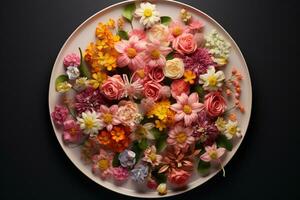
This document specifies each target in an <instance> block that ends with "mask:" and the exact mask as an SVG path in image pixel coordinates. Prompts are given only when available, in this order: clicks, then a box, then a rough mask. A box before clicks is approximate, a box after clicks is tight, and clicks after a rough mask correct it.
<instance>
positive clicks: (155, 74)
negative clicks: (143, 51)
mask: <svg viewBox="0 0 300 200" xmlns="http://www.w3.org/2000/svg"><path fill="white" fill-rule="evenodd" d="M148 76H149V78H150V79H151V80H153V81H156V82H161V81H162V80H164V78H165V75H164V72H163V70H162V68H161V67H153V68H151V69H150V71H149V73H148Z"/></svg>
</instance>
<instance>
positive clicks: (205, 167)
mask: <svg viewBox="0 0 300 200" xmlns="http://www.w3.org/2000/svg"><path fill="white" fill-rule="evenodd" d="M197 169H198V172H199V173H200V174H207V173H208V172H209V169H210V163H209V162H204V161H203V160H199V163H198V168H197Z"/></svg>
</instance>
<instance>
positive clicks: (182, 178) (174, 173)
mask: <svg viewBox="0 0 300 200" xmlns="http://www.w3.org/2000/svg"><path fill="white" fill-rule="evenodd" d="M190 177H191V173H190V172H187V171H184V170H182V169H172V170H171V172H170V173H169V174H168V181H169V182H170V183H173V184H176V185H184V184H186V182H187V180H188V179H189V178H190Z"/></svg>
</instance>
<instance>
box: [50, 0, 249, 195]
mask: <svg viewBox="0 0 300 200" xmlns="http://www.w3.org/2000/svg"><path fill="white" fill-rule="evenodd" d="M161 1H164V2H171V3H174V4H177V5H181V6H185V7H188V8H189V9H191V10H193V11H196V12H198V13H200V14H201V15H203V16H204V17H206V18H208V19H209V20H211V22H213V23H215V24H216V25H217V26H218V28H220V29H221V30H222V31H223V32H224V33H225V34H226V36H227V37H228V38H229V39H230V40H231V42H232V43H233V45H234V46H235V47H236V49H237V53H238V54H240V55H241V62H242V63H243V64H244V65H245V66H246V67H245V69H244V70H245V73H246V74H247V77H248V78H249V83H250V84H249V85H248V87H249V90H250V94H248V95H250V96H248V98H249V100H250V103H249V118H248V121H247V123H246V125H245V134H244V135H243V137H242V138H241V141H240V142H238V143H237V144H236V149H235V151H234V152H233V154H232V156H231V157H230V159H229V160H228V161H227V162H224V167H225V166H226V165H227V164H228V163H229V162H230V161H231V160H232V159H233V157H234V156H235V154H236V152H237V151H238V149H239V148H240V146H241V144H242V142H243V141H244V138H245V136H246V133H247V131H248V128H249V123H250V121H251V116H252V103H253V88H252V79H251V76H250V73H249V68H248V65H247V62H246V60H245V57H244V55H243V53H242V51H241V50H240V47H239V46H238V45H237V43H236V42H235V40H234V39H233V38H232V36H231V35H230V34H229V33H228V32H227V31H226V30H225V28H224V27H223V26H222V25H221V24H219V23H218V22H217V21H216V20H215V19H214V18H212V17H211V16H210V15H208V14H207V13H205V12H204V11H202V10H200V9H198V8H195V7H193V6H191V5H188V4H186V3H183V2H179V1H177V0H161ZM131 2H137V0H125V1H121V2H118V3H114V4H112V5H110V6H108V7H105V8H104V9H101V10H99V11H97V12H96V13H94V14H93V15H91V16H90V17H88V18H87V19H86V20H84V21H83V22H81V23H80V25H78V26H77V27H76V28H75V30H74V31H73V32H72V33H71V34H70V35H69V37H68V38H67V39H66V41H65V42H64V44H63V45H62V47H61V48H60V51H59V53H58V54H57V56H56V59H55V62H54V64H53V66H52V70H51V76H50V80H49V89H48V109H49V115H50V121H51V124H52V130H53V132H54V134H55V137H56V139H57V140H58V142H59V144H60V146H61V148H62V149H63V151H64V153H65V154H66V155H67V157H68V159H69V160H70V161H71V162H72V163H73V165H75V166H76V168H77V169H78V170H79V171H80V172H81V173H83V174H84V175H85V176H87V177H88V178H89V179H90V180H92V181H93V182H95V183H96V184H97V185H100V186H101V187H104V188H106V189H108V190H110V191H113V192H116V193H118V194H121V195H126V196H130V197H143V198H162V197H171V196H176V195H179V194H182V193H185V192H188V191H191V190H193V189H195V188H197V187H199V186H201V185H203V184H205V183H206V182H207V181H208V180H210V179H212V178H213V177H215V175H216V174H217V173H219V171H220V170H221V169H218V170H216V171H214V172H212V173H211V174H210V175H208V176H209V178H207V179H206V180H204V181H203V182H202V183H200V184H195V185H192V186H189V187H188V188H187V189H184V190H180V191H172V193H168V194H166V195H164V196H160V195H158V194H156V195H153V193H148V194H147V195H145V193H140V194H139V193H133V192H128V193H127V192H122V191H123V190H128V189H127V188H122V191H120V190H115V189H113V188H110V187H109V186H107V185H103V184H101V183H100V182H98V181H96V180H95V178H93V177H91V176H90V175H89V174H87V173H85V171H84V170H81V167H80V166H79V165H78V164H77V163H76V162H75V161H73V159H71V157H72V156H70V155H69V153H68V152H67V151H66V149H65V148H66V147H65V146H64V143H63V142H61V141H60V140H59V138H58V135H57V134H56V130H55V124H54V122H53V120H52V117H51V109H52V108H51V105H50V96H51V95H50V89H51V80H53V78H54V77H53V76H54V69H55V66H56V65H57V63H58V60H59V57H61V54H62V52H63V49H64V48H65V47H66V45H67V44H68V43H69V41H70V40H71V38H72V37H73V36H74V35H75V34H76V33H77V31H78V30H79V29H81V28H82V27H83V26H84V25H85V24H86V23H87V22H88V21H90V20H91V19H93V18H94V17H96V16H97V15H100V14H101V13H103V12H105V11H107V10H109V9H111V8H113V7H118V6H120V5H126V4H128V3H131ZM150 2H151V1H150ZM154 3H155V2H154ZM246 120H247V119H246ZM143 195H145V196H143Z"/></svg>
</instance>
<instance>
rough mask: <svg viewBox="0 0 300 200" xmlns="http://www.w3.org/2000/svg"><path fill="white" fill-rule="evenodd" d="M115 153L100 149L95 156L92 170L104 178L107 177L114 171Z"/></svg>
mask: <svg viewBox="0 0 300 200" xmlns="http://www.w3.org/2000/svg"><path fill="white" fill-rule="evenodd" d="M112 159H113V155H112V154H110V153H107V151H105V150H103V149H100V151H99V154H96V155H94V156H93V158H92V160H93V166H92V172H93V173H94V174H96V175H98V176H99V177H100V178H102V179H106V178H107V177H108V176H110V175H111V173H112V165H111V164H112Z"/></svg>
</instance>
